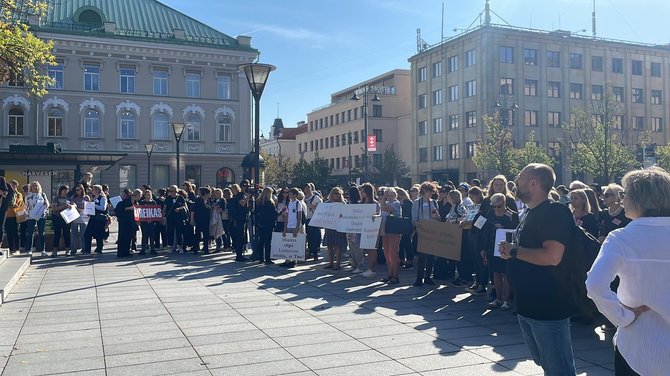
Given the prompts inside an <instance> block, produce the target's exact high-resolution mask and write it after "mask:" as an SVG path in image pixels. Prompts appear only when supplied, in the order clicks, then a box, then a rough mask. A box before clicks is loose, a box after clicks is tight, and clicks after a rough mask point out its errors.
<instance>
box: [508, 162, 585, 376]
mask: <svg viewBox="0 0 670 376" xmlns="http://www.w3.org/2000/svg"><path fill="white" fill-rule="evenodd" d="M555 181H556V175H555V173H554V170H553V169H552V168H551V167H550V166H547V165H545V164H539V163H531V164H529V165H528V166H526V167H525V168H524V169H523V170H522V171H521V172H520V173H519V175H518V176H517V178H516V184H517V197H518V198H519V199H521V200H522V201H523V202H524V203H525V204H526V205H527V206H528V208H527V209H526V210H525V211H524V213H523V216H522V217H521V219H520V223H519V226H518V227H517V229H516V233H515V236H514V238H515V240H514V242H512V243H509V242H507V241H501V242H500V243H499V250H500V256H501V258H503V259H506V260H508V261H507V275H508V276H509V280H510V285H511V287H512V292H513V294H514V299H515V302H516V308H517V319H518V321H519V326H520V327H521V333H522V334H523V337H524V339H525V341H526V344H527V345H528V349H529V351H530V354H531V356H532V358H533V361H534V362H535V363H536V364H537V365H539V366H541V367H542V369H543V370H544V372H545V374H546V375H576V369H575V361H574V356H573V352H572V339H571V334H570V316H572V315H573V314H574V313H575V310H576V305H575V302H574V298H573V295H572V291H571V290H570V288H569V284H568V283H566V282H567V281H569V280H570V278H571V275H570V273H571V270H570V267H569V266H568V263H567V259H568V258H567V257H565V255H566V254H568V253H570V252H571V250H570V249H569V247H571V245H572V242H573V238H574V234H575V232H574V229H575V228H576V226H575V221H574V219H573V217H572V215H571V213H570V211H569V210H568V209H567V207H566V206H565V205H563V204H561V203H552V201H551V200H549V198H548V195H549V191H550V190H551V188H552V187H553V186H554V183H555Z"/></svg>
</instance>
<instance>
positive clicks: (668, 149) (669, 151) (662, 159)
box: [656, 145, 670, 171]
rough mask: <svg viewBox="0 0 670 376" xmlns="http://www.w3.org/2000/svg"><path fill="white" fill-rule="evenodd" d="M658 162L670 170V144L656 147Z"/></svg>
mask: <svg viewBox="0 0 670 376" xmlns="http://www.w3.org/2000/svg"><path fill="white" fill-rule="evenodd" d="M656 164H657V165H658V166H660V167H662V168H664V169H665V170H667V171H670V145H663V146H658V147H656Z"/></svg>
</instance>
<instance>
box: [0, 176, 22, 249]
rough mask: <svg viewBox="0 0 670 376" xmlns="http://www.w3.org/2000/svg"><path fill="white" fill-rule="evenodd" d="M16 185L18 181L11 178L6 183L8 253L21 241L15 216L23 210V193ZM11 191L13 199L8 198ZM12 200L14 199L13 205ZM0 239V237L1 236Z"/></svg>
mask: <svg viewBox="0 0 670 376" xmlns="http://www.w3.org/2000/svg"><path fill="white" fill-rule="evenodd" d="M18 186H19V182H18V181H16V180H12V181H11V182H9V183H7V192H8V194H7V197H8V198H7V204H8V208H7V216H6V218H5V232H6V233H7V248H8V249H9V254H14V253H15V252H18V250H19V244H20V242H21V241H20V237H19V219H18V218H17V213H19V212H25V207H24V201H23V193H21V192H20V191H19V190H18ZM11 191H13V192H14V199H13V200H12V199H11V198H9V196H10V195H11ZM12 201H14V204H13V205H12ZM24 218H25V217H24ZM22 220H23V219H22ZM0 239H2V237H1V236H0Z"/></svg>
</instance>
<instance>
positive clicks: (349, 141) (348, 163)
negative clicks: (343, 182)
mask: <svg viewBox="0 0 670 376" xmlns="http://www.w3.org/2000/svg"><path fill="white" fill-rule="evenodd" d="M347 144H348V145H349V159H347V167H349V183H351V131H349V134H347ZM366 145H367V144H366Z"/></svg>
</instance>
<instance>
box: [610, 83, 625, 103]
mask: <svg viewBox="0 0 670 376" xmlns="http://www.w3.org/2000/svg"><path fill="white" fill-rule="evenodd" d="M612 95H614V100H615V101H617V102H623V101H624V100H625V97H624V94H623V87H620V86H614V87H613V88H612Z"/></svg>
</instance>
